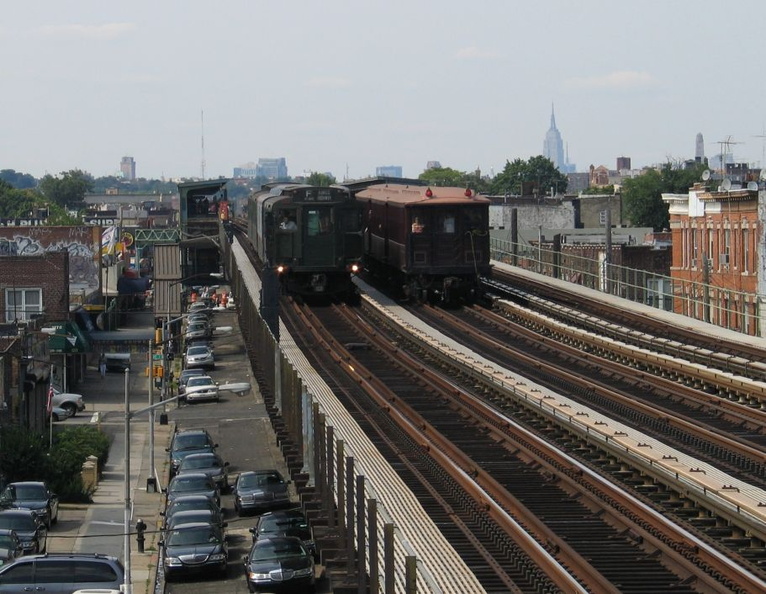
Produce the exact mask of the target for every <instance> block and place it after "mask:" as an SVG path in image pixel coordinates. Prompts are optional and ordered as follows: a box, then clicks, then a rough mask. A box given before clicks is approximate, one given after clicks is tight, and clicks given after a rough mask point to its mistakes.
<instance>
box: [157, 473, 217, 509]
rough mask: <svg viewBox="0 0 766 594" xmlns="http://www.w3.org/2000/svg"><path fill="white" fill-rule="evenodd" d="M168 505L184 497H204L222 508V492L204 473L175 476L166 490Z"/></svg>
mask: <svg viewBox="0 0 766 594" xmlns="http://www.w3.org/2000/svg"><path fill="white" fill-rule="evenodd" d="M166 494H167V498H168V503H170V502H172V501H173V500H174V499H175V498H176V497H180V496H182V495H204V496H205V497H209V498H210V499H211V500H212V501H214V502H215V503H216V505H218V507H221V492H220V491H219V490H218V487H217V486H216V484H215V483H214V482H213V479H211V478H210V477H209V476H208V475H206V474H205V473H204V472H189V473H186V474H178V475H176V476H174V477H173V478H172V479H171V481H170V483H168V487H167V489H166Z"/></svg>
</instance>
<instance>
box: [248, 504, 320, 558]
mask: <svg viewBox="0 0 766 594" xmlns="http://www.w3.org/2000/svg"><path fill="white" fill-rule="evenodd" d="M250 533H251V534H252V535H253V541H256V540H262V539H264V538H275V537H277V536H295V537H297V538H300V539H301V542H303V545H304V546H305V547H306V548H307V549H308V550H309V552H311V553H312V554H314V555H316V545H315V543H314V537H313V536H312V534H311V528H310V527H309V523H308V520H307V519H306V515H305V514H304V513H303V512H302V511H301V510H300V509H284V510H280V511H274V512H269V513H266V514H263V515H262V516H261V517H260V518H258V524H256V525H255V527H254V528H250Z"/></svg>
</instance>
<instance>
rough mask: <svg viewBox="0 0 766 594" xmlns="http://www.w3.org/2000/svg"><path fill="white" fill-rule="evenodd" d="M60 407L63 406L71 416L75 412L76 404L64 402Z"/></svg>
mask: <svg viewBox="0 0 766 594" xmlns="http://www.w3.org/2000/svg"><path fill="white" fill-rule="evenodd" d="M61 408H63V409H64V410H65V411H66V412H67V414H68V415H69V416H70V417H73V416H75V415H76V414H77V406H76V405H75V404H74V403H72V402H64V403H63V404H62V405H61Z"/></svg>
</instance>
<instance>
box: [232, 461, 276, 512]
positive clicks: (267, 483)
mask: <svg viewBox="0 0 766 594" xmlns="http://www.w3.org/2000/svg"><path fill="white" fill-rule="evenodd" d="M289 484H290V481H286V480H285V479H284V477H283V476H282V475H281V474H280V473H279V471H277V470H255V471H249V472H241V473H240V474H239V476H238V477H237V480H236V482H235V483H234V489H233V493H234V509H235V510H237V513H238V514H239V515H240V516H242V515H245V514H246V513H257V512H261V511H265V510H270V509H275V508H277V507H282V506H286V505H289V504H290V493H289V492H288V485H289Z"/></svg>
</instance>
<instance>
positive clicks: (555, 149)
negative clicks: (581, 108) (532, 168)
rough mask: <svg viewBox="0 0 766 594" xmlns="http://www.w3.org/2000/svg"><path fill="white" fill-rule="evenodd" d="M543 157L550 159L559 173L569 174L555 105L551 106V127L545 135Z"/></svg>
mask: <svg viewBox="0 0 766 594" xmlns="http://www.w3.org/2000/svg"><path fill="white" fill-rule="evenodd" d="M543 156H544V157H546V158H548V159H550V160H551V162H552V163H553V165H554V166H555V167H556V168H557V169H558V170H559V171H561V172H562V173H567V164H566V161H565V160H564V142H563V141H562V140H561V134H560V133H559V131H558V128H556V116H555V114H554V113H553V105H551V127H550V128H549V129H548V132H547V133H546V134H545V142H543Z"/></svg>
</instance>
